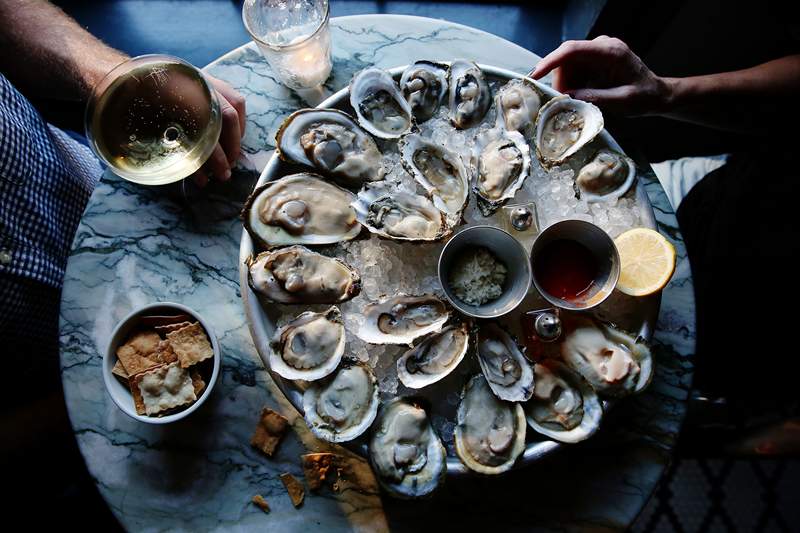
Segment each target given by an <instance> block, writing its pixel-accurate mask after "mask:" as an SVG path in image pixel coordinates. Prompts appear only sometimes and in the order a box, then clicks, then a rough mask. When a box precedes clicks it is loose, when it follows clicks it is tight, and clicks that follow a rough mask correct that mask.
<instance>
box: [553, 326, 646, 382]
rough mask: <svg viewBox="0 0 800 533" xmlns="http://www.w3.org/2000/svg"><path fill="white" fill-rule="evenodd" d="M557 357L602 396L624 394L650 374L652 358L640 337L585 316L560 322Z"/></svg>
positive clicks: (644, 380)
mask: <svg viewBox="0 0 800 533" xmlns="http://www.w3.org/2000/svg"><path fill="white" fill-rule="evenodd" d="M564 326H565V329H566V331H567V332H568V333H567V334H566V336H565V337H564V340H563V341H562V343H561V359H562V360H563V361H564V363H566V364H567V366H569V367H570V368H572V369H573V370H575V371H576V372H578V373H579V374H580V375H582V376H583V377H584V379H586V381H588V382H589V384H590V385H591V386H592V387H594V389H595V390H596V391H597V393H598V394H600V395H603V396H626V395H628V394H632V393H635V392H639V391H641V390H642V389H644V388H645V387H646V386H647V385H648V384H649V383H650V380H651V379H652V377H653V357H652V354H651V353H650V349H649V348H648V347H647V346H646V345H645V344H644V342H643V341H642V340H641V339H634V338H633V337H631V336H630V335H628V334H627V333H624V332H622V331H619V330H617V329H616V328H614V327H613V326H611V325H608V324H603V323H600V322H597V321H595V320H592V319H589V318H585V317H571V318H570V319H569V320H568V321H565V323H564Z"/></svg>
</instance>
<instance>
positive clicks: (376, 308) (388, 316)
mask: <svg viewBox="0 0 800 533" xmlns="http://www.w3.org/2000/svg"><path fill="white" fill-rule="evenodd" d="M449 318H450V309H449V308H448V307H447V305H446V304H445V303H444V302H443V301H442V300H440V299H439V298H437V297H436V296H433V295H430V294H425V295H422V296H407V295H405V294H398V295H396V296H391V297H388V298H382V299H381V300H379V301H377V302H373V303H370V304H367V305H366V306H365V307H364V323H363V325H362V326H361V328H360V329H359V330H358V333H357V335H358V336H359V338H361V340H363V341H364V342H369V343H372V344H411V343H412V342H414V340H415V339H417V338H419V337H421V336H423V335H426V334H428V333H432V332H434V331H439V330H440V329H441V328H442V326H443V325H444V324H445V323H446V322H447V320H448V319H449Z"/></svg>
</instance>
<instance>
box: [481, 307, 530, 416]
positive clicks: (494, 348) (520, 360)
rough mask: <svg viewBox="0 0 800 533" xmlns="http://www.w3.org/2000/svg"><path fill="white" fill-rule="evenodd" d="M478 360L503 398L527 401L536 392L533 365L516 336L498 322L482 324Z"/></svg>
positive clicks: (494, 389)
mask: <svg viewBox="0 0 800 533" xmlns="http://www.w3.org/2000/svg"><path fill="white" fill-rule="evenodd" d="M476 346H477V352H478V363H480V365H481V371H482V372H483V375H484V376H485V377H486V381H487V382H488V383H489V386H490V387H491V388H492V392H494V393H495V395H496V396H497V397H498V398H500V399H501V400H508V401H510V402H524V401H527V400H529V399H530V397H531V395H532V394H533V379H534V376H533V367H532V366H531V364H530V363H529V362H528V360H527V359H526V358H525V356H524V355H523V353H522V351H521V350H520V349H519V346H518V345H517V343H516V341H515V340H514V338H513V337H512V336H511V335H509V334H508V333H506V332H505V331H504V330H503V329H502V328H501V327H500V326H498V325H497V324H495V323H494V322H488V323H485V324H483V325H481V326H480V327H479V328H478V339H477V342H476Z"/></svg>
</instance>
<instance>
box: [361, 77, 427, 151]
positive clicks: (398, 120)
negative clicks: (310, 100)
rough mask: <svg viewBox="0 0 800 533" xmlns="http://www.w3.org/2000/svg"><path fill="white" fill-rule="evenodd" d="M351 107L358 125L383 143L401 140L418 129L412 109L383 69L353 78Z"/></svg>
mask: <svg viewBox="0 0 800 533" xmlns="http://www.w3.org/2000/svg"><path fill="white" fill-rule="evenodd" d="M350 105H351V106H353V109H355V111H356V117H357V118H358V123H359V124H361V126H362V127H363V128H364V129H365V130H367V131H368V132H370V133H371V134H373V135H374V136H376V137H380V138H381V139H397V138H398V137H400V136H401V135H403V134H404V133H406V132H407V131H409V130H410V129H411V127H412V126H413V125H414V120H413V116H412V114H411V106H409V105H408V102H406V99H405V98H403V95H402V94H401V93H400V89H398V88H397V84H396V83H395V82H394V79H393V78H392V76H391V74H389V73H388V72H386V71H384V70H381V69H379V68H374V67H373V68H368V69H364V70H362V71H361V72H359V73H358V74H356V75H355V76H354V77H353V80H352V81H351V82H350Z"/></svg>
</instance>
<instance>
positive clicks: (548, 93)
mask: <svg viewBox="0 0 800 533" xmlns="http://www.w3.org/2000/svg"><path fill="white" fill-rule="evenodd" d="M479 67H480V68H481V69H482V71H483V73H484V75H485V76H486V79H487V81H489V82H490V83H492V84H494V85H495V86H496V87H499V86H500V85H502V84H504V83H506V82H508V81H509V80H515V79H526V80H527V81H529V82H531V83H535V82H532V80H530V79H527V78H524V77H523V76H521V75H519V74H517V73H515V72H512V71H509V70H505V69H500V68H496V67H492V66H489V65H479ZM405 69H406V67H405V66H403V67H397V68H393V69H389V70H388V71H387V72H388V73H389V74H391V75H392V76H393V77H394V79H395V81H398V80H400V77H401V75H402V74H403V72H404V70H405ZM536 88H537V89H538V90H539V91H540V93H541V94H543V95H544V98H545V99H552V98H555V97H557V96H559V93H557V92H556V91H554V90H553V89H551V88H550V87H548V86H545V85H542V84H539V83H536ZM442 106H443V107H446V106H447V98H445V99H444V103H443V104H442ZM317 107H318V108H330V109H339V110H342V111H345V112H346V113H348V114H350V115H351V116H353V117H355V113H354V112H353V109H352V107H351V106H350V89H349V88H344V89H342V90H340V91H338V92H337V93H335V94H334V95H332V96H331V97H329V98H328V99H326V100H325V101H323V102H322V103H321V104H320V105H319V106H317ZM592 143H593V146H594V147H595V149H597V148H607V149H610V150H613V151H616V152H620V153H621V152H622V149H621V148H620V146H619V145H618V144H617V142H616V141H615V140H614V139H613V138H612V137H611V135H610V134H609V133H608V132H607V131H606V130H605V129H603V130H602V131H600V133H599V134H598V135H597V137H596V138H595V139H594V140H593V141H592ZM531 152H534V150H533V148H532V149H531ZM534 158H535V155H534ZM305 170H307V169H302V168H300V167H298V166H297V165H294V164H290V163H287V162H284V161H282V160H281V159H280V158H279V157H278V155H277V153H276V154H274V155H273V156H272V158H271V159H270V160H269V162H268V164H267V166H266V167H265V168H264V171H263V172H262V174H261V176H260V178H259V180H258V183H257V185H256V188H258V187H262V186H263V185H265V184H267V183H268V182H270V181H272V180H275V179H278V178H281V177H284V176H287V175H289V174H292V173H296V172H303V171H305ZM628 196H629V197H631V198H632V201H633V205H634V206H635V208H636V209H637V210H638V224H637V225H638V226H644V227H649V228H653V229H655V228H656V223H655V216H654V213H653V209H652V206H651V205H650V201H649V199H648V197H647V194H646V192H645V189H644V185H643V184H642V183H641V181H639V180H637V181H636V185H635V189H634V191H633V192H632V193H631V194H629V195H628ZM469 201H470V202H472V201H473V199H472V193H470V199H469ZM510 203H513V201H512V202H510ZM537 207H538V206H537ZM475 224H480V222H470V221H467V222H462V223H461V225H460V226H459V228H456V231H458V230H459V229H461V228H463V227H466V226H470V225H475ZM542 229H543V228H542ZM365 231H366V230H365ZM446 240H447V238H445V239H443V240H442V242H445V241H446ZM416 245H417V244H416V243H414V242H408V243H405V244H403V246H405V247H413V246H416ZM260 251H262V248H260V247H259V246H258V245H257V244H256V243H254V242H253V240H252V238H251V236H250V234H249V233H248V232H247V231H246V230H243V231H242V239H241V245H240V254H239V255H240V257H239V259H240V286H241V291H242V299H243V301H244V307H245V313H246V315H247V320H248V324H249V327H250V332H251V335H252V337H253V341H254V344H255V346H256V349H257V350H258V353H259V355H260V357H261V359H262V360H263V361H264V364H265V366H266V368H267V369H268V370H269V371H270V374H271V375H272V377H273V379H274V380H275V382H276V384H277V385H278V386H279V387H280V389H281V390H282V391H283V393H284V394H285V395H286V397H287V398H288V399H289V401H290V402H291V403H292V404H293V405H294V407H295V408H296V409H298V411H300V412H301V413H303V412H304V411H303V393H304V390H303V389H301V388H300V386H302V385H301V382H295V381H292V380H289V379H284V378H283V377H281V375H279V374H278V373H277V372H275V371H274V370H273V369H272V368H271V367H270V364H269V360H270V354H271V352H272V350H271V348H270V342H271V341H272V339H273V336H274V335H275V331H276V329H277V327H276V326H277V325H276V323H275V318H274V316H275V313H273V312H271V311H272V307H273V304H271V303H268V302H267V301H265V300H264V299H261V298H259V296H258V295H257V293H256V292H255V291H254V290H253V289H252V288H251V286H250V284H249V283H248V266H247V263H248V260H250V258H252V257H253V256H254V255H256V254H258V253H259V252H260ZM384 290H385V292H386V293H388V294H394V293H395V292H396V291H393V290H392V288H391V287H386V288H384ZM437 292H438V293H441V291H440V290H439V291H437ZM659 305H660V297H659V296H653V297H647V298H640V299H634V298H630V297H626V296H624V295H621V294H618V293H617V292H615V293H614V295H613V296H612V297H611V298H610V299H609V301H607V302H606V303H604V304H603V305H602V306H601V307H600V308H599V309H598V310H597V312H596V313H595V314H596V315H597V316H598V317H599V318H602V319H605V320H609V321H611V322H614V323H615V324H617V325H619V326H620V327H621V328H622V329H624V330H626V331H629V332H632V333H633V334H635V335H638V336H639V337H642V338H644V339H646V340H649V339H650V337H651V336H652V332H653V328H654V326H655V322H656V318H657V316H658V310H659ZM307 307H308V306H297V310H296V313H295V314H300V313H302V312H303V311H306V310H307ZM546 307H550V306H549V305H548V304H547V303H546V302H545V301H544V300H543V299H542V298H541V297H540V296H539V295H538V294H536V290H535V289H533V288H532V289H531V294H529V298H528V299H526V301H525V302H523V303H522V305H521V306H520V309H519V311H518V312H515V313H512V315H511V317H509V318H508V319H507V320H508V322H514V323H518V321H519V316H520V312H524V311H527V310H531V309H542V308H546ZM509 328H510V329H515V328H516V329H518V327H517V326H516V325H510V326H509ZM517 338H520V336H519V335H517ZM520 340H521V339H520ZM474 349H475V347H474V346H472V345H471V347H470V350H474ZM345 353H346V352H345ZM466 359H467V358H465V361H464V363H461V364H462V366H463V365H464V364H465V363H466V362H467V361H466ZM472 359H474V357H472ZM470 368H471V369H473V370H472V371H471V372H472V374H473V375H474V374H475V373H480V369H479V368H478V365H477V364H474V365H473V366H472V367H470ZM468 379H469V376H467V375H466V374H465V373H464V371H463V370H462V372H461V373H458V372H453V373H452V374H451V375H450V376H448V377H446V378H444V379H442V381H441V382H440V384H442V383H444V386H438V387H431V388H433V389H435V390H434V391H433V392H426V388H423V389H416V390H411V391H410V392H404V393H399V392H398V396H401V395H402V396H406V395H415V396H422V397H424V400H425V402H426V403H427V404H429V406H430V408H431V410H432V411H434V412H437V411H438V412H439V415H438V416H444V417H445V418H447V419H448V420H452V421H455V419H456V407H457V404H458V401H454V398H457V396H458V395H459V394H461V392H462V389H463V387H464V385H465V383H466V381H468ZM448 387H449V388H448ZM304 388H305V387H304ZM382 400H383V401H381V405H382V406H385V405H386V404H387V403H389V402H390V398H387V397H384V398H382ZM609 404H610V401H608V400H607V401H605V402H604V405H605V406H609ZM368 440H369V437H368V432H367V434H365V435H362V436H361V437H359V438H357V439H355V440H353V441H351V442H350V443H345V445H348V446H349V447H351V448H353V449H354V450H355V451H357V452H358V453H361V454H362V455H364V456H368V455H369V453H368V449H367V442H368ZM561 446H564V444H561V443H559V442H556V441H554V440H548V439H547V438H546V437H545V436H544V435H541V434H539V433H536V432H534V431H532V430H530V428H529V431H527V437H526V441H525V448H524V452H522V454H521V455H520V456H519V458H518V459H517V461H516V463H515V464H514V467H515V468H517V467H520V466H523V465H528V464H531V463H534V462H536V461H537V460H539V459H541V458H542V457H544V456H546V455H548V454H550V453H553V452H554V451H556V450H557V449H559V448H560V447H561ZM446 470H447V474H449V475H463V474H467V473H471V470H469V469H468V468H467V467H466V466H465V465H464V463H462V461H461V460H459V457H458V456H457V455H456V454H455V453H453V449H452V446H451V447H450V449H449V451H448V453H447V459H446Z"/></svg>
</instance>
